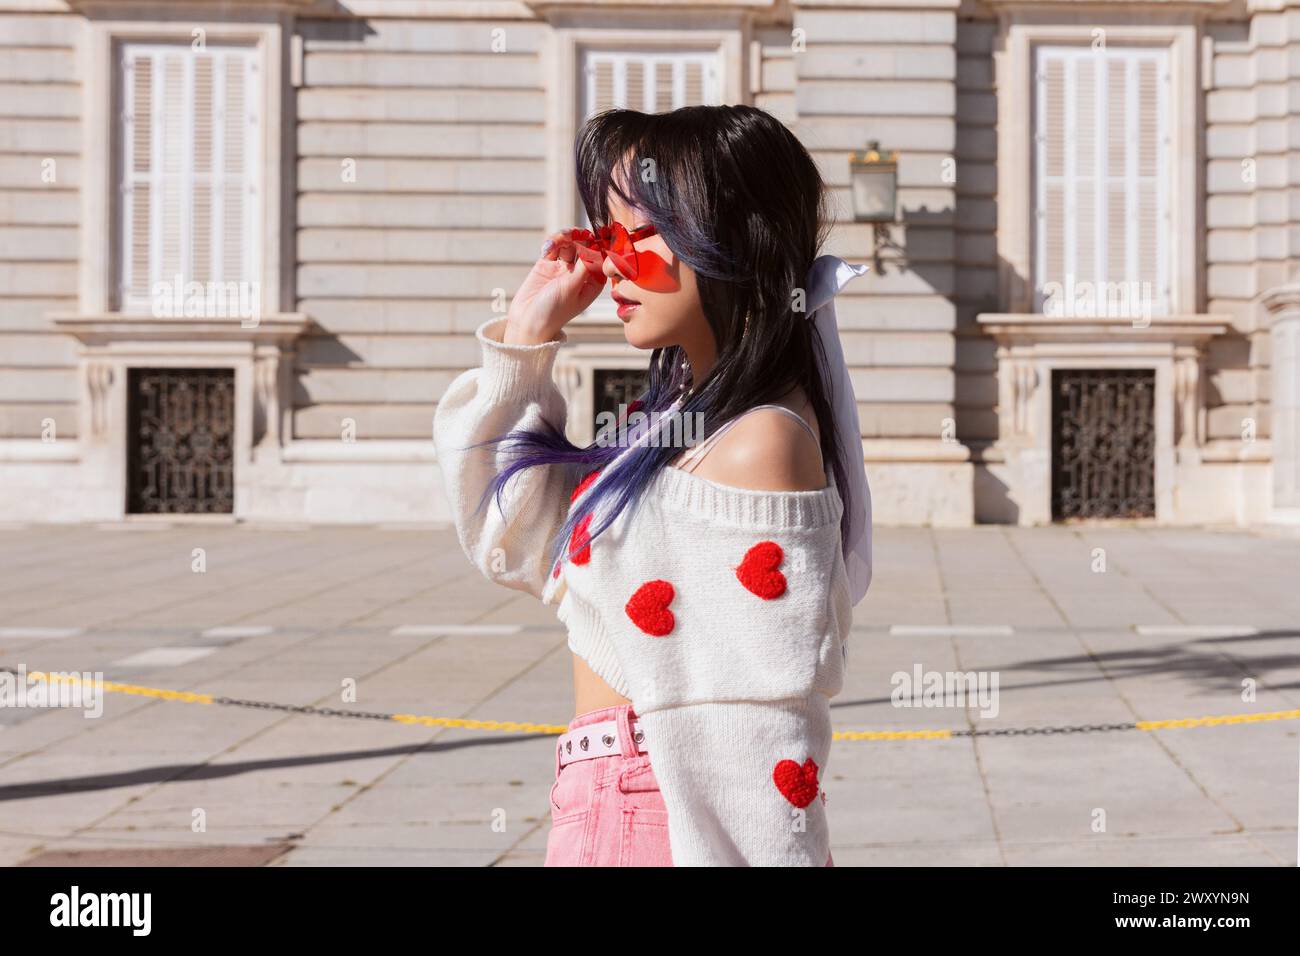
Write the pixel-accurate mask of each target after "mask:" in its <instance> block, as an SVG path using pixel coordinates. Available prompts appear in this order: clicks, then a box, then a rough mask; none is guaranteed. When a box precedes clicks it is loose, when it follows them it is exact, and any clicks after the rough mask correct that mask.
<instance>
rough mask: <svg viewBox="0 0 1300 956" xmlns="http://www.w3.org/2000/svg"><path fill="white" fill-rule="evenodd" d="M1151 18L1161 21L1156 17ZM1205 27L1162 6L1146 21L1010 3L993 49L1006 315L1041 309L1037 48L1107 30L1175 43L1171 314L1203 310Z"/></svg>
mask: <svg viewBox="0 0 1300 956" xmlns="http://www.w3.org/2000/svg"><path fill="white" fill-rule="evenodd" d="M1152 20H1154V21H1155V22H1151V21H1152ZM1199 29H1200V28H1199V26H1198V25H1197V23H1196V22H1195V21H1194V20H1193V19H1192V18H1191V16H1190V15H1189V14H1187V13H1185V12H1179V11H1170V12H1164V11H1155V12H1149V13H1147V14H1144V15H1143V19H1142V20H1138V19H1132V18H1126V17H1125V14H1124V13H1121V12H1116V13H1115V14H1114V17H1113V19H1112V18H1110V17H1108V16H1099V15H1098V14H1097V13H1096V12H1093V13H1091V14H1084V13H1070V12H1068V11H1067V12H1060V13H1056V12H1052V11H1027V10H1006V11H1004V13H1003V17H1002V20H1001V31H1000V32H1001V40H1002V43H1001V44H1000V49H999V51H998V52H997V53H995V55H994V56H995V63H996V83H997V89H998V94H997V95H998V227H997V243H998V252H999V258H1000V260H1001V262H1000V264H999V297H1000V299H1001V301H1002V303H1003V307H1004V309H1005V311H1006V312H1008V313H1021V314H1033V313H1035V312H1036V308H1035V302H1034V299H1035V295H1034V275H1035V273H1034V269H1035V259H1034V242H1035V229H1034V223H1033V212H1034V201H1033V190H1034V189H1036V188H1037V186H1036V179H1035V176H1034V156H1035V150H1034V148H1033V147H1034V143H1033V136H1034V128H1035V127H1034V123H1033V122H1032V118H1033V115H1034V114H1033V108H1034V99H1035V97H1034V88H1035V85H1036V83H1035V76H1034V69H1035V63H1036V59H1037V54H1036V48H1037V47H1038V46H1070V45H1079V46H1087V45H1089V44H1091V43H1092V42H1093V39H1094V31H1096V30H1104V31H1105V38H1106V43H1107V45H1108V46H1109V45H1125V46H1141V47H1157V46H1159V47H1166V48H1168V54H1167V55H1168V64H1169V72H1170V90H1169V97H1170V100H1169V115H1168V130H1169V144H1168V147H1167V148H1168V151H1169V155H1170V157H1171V163H1170V180H1169V189H1168V197H1169V210H1170V225H1169V255H1168V269H1169V279H1170V281H1169V314H1170V315H1189V314H1198V313H1200V312H1201V311H1202V310H1203V308H1204V302H1205V291H1204V290H1205V270H1204V269H1203V268H1202V266H1201V263H1202V262H1203V261H1204V256H1203V252H1204V243H1205V240H1204V229H1203V225H1204V217H1205V212H1204V207H1203V203H1202V202H1201V196H1202V193H1203V177H1202V174H1201V170H1202V169H1203V168H1204V149H1203V145H1202V143H1201V141H1200V137H1199V136H1198V117H1199V116H1200V114H1201V111H1202V109H1203V106H1202V91H1201V77H1200V56H1199V54H1198V50H1199V44H1200V34H1199Z"/></svg>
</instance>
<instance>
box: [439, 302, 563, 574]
mask: <svg viewBox="0 0 1300 956" xmlns="http://www.w3.org/2000/svg"><path fill="white" fill-rule="evenodd" d="M506 321H507V320H506V318H505V317H504V316H502V317H498V318H493V319H489V320H488V321H486V322H484V323H483V324H482V325H480V326H479V327H478V329H477V330H476V331H475V337H476V338H477V340H478V342H479V345H480V346H481V348H482V355H483V361H482V364H481V365H480V366H479V367H476V368H471V369H467V370H466V371H464V372H462V373H461V374H460V375H458V376H457V377H456V378H455V379H454V380H453V381H452V383H451V384H450V385H449V386H448V387H447V390H446V392H445V393H444V394H443V396H442V398H441V400H440V401H439V402H438V405H437V408H436V409H435V410H434V416H433V440H434V446H435V449H436V456H437V461H438V465H439V469H440V471H441V473H442V480H443V484H444V486H445V488H446V493H447V501H448V502H449V504H450V507H451V509H452V518H453V519H454V521H455V525H456V534H457V537H458V538H459V540H460V546H461V549H462V550H463V551H464V552H465V555H466V556H467V557H468V558H469V560H470V561H471V562H472V563H473V564H474V566H475V567H477V568H478V569H479V571H481V572H482V573H483V575H484V576H485V577H487V578H488V579H489V580H491V581H495V582H496V583H498V584H501V585H503V586H504V587H508V588H513V589H515V590H519V591H527V592H528V593H530V594H533V595H535V596H536V597H539V598H543V597H544V591H545V589H546V585H547V583H548V582H547V575H548V574H549V572H550V570H551V569H550V567H549V565H548V561H547V555H548V549H547V545H548V543H549V541H550V539H551V537H552V536H553V535H554V534H555V533H556V531H557V530H558V529H559V527H560V526H561V525H562V524H563V522H564V519H565V517H566V515H567V513H568V507H569V494H570V492H571V491H572V488H571V487H570V485H571V481H570V478H569V475H568V473H567V470H566V469H565V468H564V467H563V466H562V465H539V466H535V467H532V468H527V469H524V470H523V471H521V472H519V473H517V474H516V475H514V476H512V477H511V478H510V480H509V481H508V482H507V483H506V485H505V487H504V489H503V491H502V505H503V508H498V505H497V502H496V500H495V496H491V497H489V499H488V500H487V501H486V502H484V503H483V505H482V507H481V508H480V507H479V504H480V499H481V498H482V496H483V494H484V492H485V491H486V489H487V487H488V483H489V482H490V481H491V479H492V478H493V477H494V476H495V475H496V474H497V473H498V472H499V471H500V470H502V469H503V468H504V467H505V466H506V465H507V464H508V463H509V461H510V453H509V451H508V448H507V447H505V446H506V445H508V443H500V444H496V445H484V446H480V447H477V448H475V447H470V446H472V445H474V444H475V443H478V442H483V441H486V440H487V439H490V438H496V437H498V436H500V435H503V434H505V433H506V432H509V431H513V430H516V429H529V430H538V429H541V428H544V427H545V426H544V422H549V423H550V424H552V425H554V426H555V427H556V428H557V429H559V430H561V431H562V430H563V428H564V423H565V418H566V412H567V408H566V402H565V400H564V396H563V395H561V394H560V391H559V389H558V388H557V387H556V385H555V382H554V381H553V379H552V378H551V372H552V369H553V367H554V364H555V357H556V354H557V353H558V352H559V350H560V347H561V346H562V345H564V344H565V343H566V342H567V341H568V336H567V335H566V334H565V333H564V332H563V331H561V332H560V333H559V334H558V335H557V336H556V337H555V338H554V339H552V340H551V341H549V342H544V343H540V344H537V345H506V344H504V343H503V342H502V341H501V339H502V336H503V335H504V334H505V328H506Z"/></svg>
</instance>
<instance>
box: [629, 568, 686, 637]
mask: <svg viewBox="0 0 1300 956" xmlns="http://www.w3.org/2000/svg"><path fill="white" fill-rule="evenodd" d="M675 593H676V592H675V591H674V590H673V586H672V585H671V584H669V583H668V582H667V581H647V582H646V583H645V584H643V585H641V586H640V587H639V588H637V589H636V593H635V594H633V595H632V597H631V598H630V599H629V600H628V602H627V604H626V605H624V607H623V610H624V611H626V612H627V616H628V617H630V618H631V619H632V623H633V624H635V625H636V626H637V627H639V628H641V630H643V631H645V632H646V633H647V634H650V635H651V636H653V637H663V636H664V635H665V634H667V633H668V632H669V631H671V630H672V629H673V625H674V624H676V623H677V620H676V618H674V617H673V612H672V611H670V610H668V605H669V604H671V603H672V600H673V595H674V594H675Z"/></svg>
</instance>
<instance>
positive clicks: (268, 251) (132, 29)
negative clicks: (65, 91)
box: [78, 15, 294, 316]
mask: <svg viewBox="0 0 1300 956" xmlns="http://www.w3.org/2000/svg"><path fill="white" fill-rule="evenodd" d="M197 29H202V30H203V31H204V41H205V43H207V44H209V45H227V44H230V45H245V46H249V47H251V48H253V50H254V56H255V58H256V63H257V70H258V74H259V76H260V78H261V89H260V91H259V93H258V95H259V98H260V105H259V118H260V124H259V125H260V129H259V131H258V136H257V143H256V146H255V150H256V152H255V155H256V156H257V162H256V163H255V164H254V169H253V170H252V171H251V173H252V175H254V176H255V177H256V182H257V187H258V191H259V194H260V197H261V201H260V203H258V209H257V210H256V214H257V216H258V219H259V221H258V222H257V223H256V224H255V225H254V227H253V228H254V230H255V232H256V234H257V237H258V240H257V241H258V250H259V256H260V274H258V275H257V276H256V277H255V278H256V280H257V281H258V282H259V284H260V292H261V314H262V315H264V316H265V315H275V314H281V313H285V312H288V311H290V309H291V307H292V294H293V292H292V282H291V278H292V276H291V271H292V270H291V269H290V270H288V271H286V269H285V265H286V264H288V263H291V261H292V260H291V258H290V255H288V254H286V250H285V249H284V247H283V237H282V230H283V231H285V232H287V235H288V237H289V239H290V241H291V240H292V235H293V225H292V224H293V216H292V210H291V209H288V210H286V209H285V208H284V197H286V196H292V195H293V189H294V185H293V184H294V176H293V170H292V157H291V155H290V151H289V150H288V149H286V148H284V147H283V145H282V144H283V140H284V137H283V130H282V124H281V119H282V116H283V115H284V109H283V105H282V104H283V99H284V96H285V92H286V90H285V87H286V86H287V82H288V81H287V77H285V76H284V68H285V64H286V63H288V62H289V56H288V50H287V49H286V44H287V43H288V42H289V37H290V36H291V35H292V31H291V30H288V29H286V28H285V26H284V23H283V21H282V19H281V17H280V16H279V15H272V16H270V17H268V18H266V19H263V20H253V21H231V22H219V21H208V22H205V21H194V22H184V23H175V22H170V23H169V22H153V21H145V20H110V19H104V20H96V19H92V20H87V22H86V27H85V33H84V34H83V37H82V42H83V44H84V49H83V56H82V61H83V62H84V63H85V64H86V67H85V72H84V75H83V78H82V126H83V132H84V138H83V148H82V156H83V169H84V170H85V181H84V183H83V186H82V190H81V205H82V229H81V276H80V284H79V289H78V311H79V313H80V314H82V315H105V316H118V315H123V316H125V315H133V314H134V315H138V314H139V313H138V311H137V312H131V311H123V310H122V309H121V306H120V305H119V303H118V282H119V280H120V278H121V275H120V271H119V269H118V256H119V255H120V254H124V252H125V250H120V249H119V248H118V246H119V245H120V239H121V235H120V232H119V220H118V218H117V217H118V215H119V210H120V209H121V195H120V193H119V189H118V183H119V181H120V166H119V160H118V157H117V144H118V142H119V137H120V123H121V112H122V105H123V101H122V99H121V98H120V96H119V86H120V82H119V71H120V57H121V49H122V47H123V46H124V45H126V44H128V43H151V42H153V43H161V44H184V45H189V44H190V43H192V42H193V39H194V33H193V31H195V30H197Z"/></svg>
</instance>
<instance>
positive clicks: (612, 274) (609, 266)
mask: <svg viewBox="0 0 1300 956" xmlns="http://www.w3.org/2000/svg"><path fill="white" fill-rule="evenodd" d="M600 271H601V272H603V273H605V275H607V276H608V277H609V278H611V279H613V280H614V281H615V282H618V280H619V279H622V278H623V275H622V273H620V272H619V271H618V270H617V269H615V268H614V260H613V259H611V258H610V257H609V256H605V259H604V261H603V262H602V263H601V264H600Z"/></svg>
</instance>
